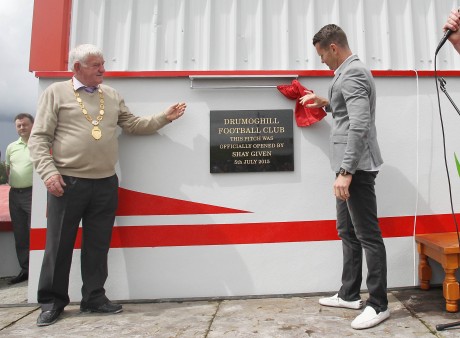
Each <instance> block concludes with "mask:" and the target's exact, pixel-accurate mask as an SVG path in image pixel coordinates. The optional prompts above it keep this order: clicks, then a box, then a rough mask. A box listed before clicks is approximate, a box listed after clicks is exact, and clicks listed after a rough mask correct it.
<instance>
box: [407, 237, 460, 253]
mask: <svg viewBox="0 0 460 338" xmlns="http://www.w3.org/2000/svg"><path fill="white" fill-rule="evenodd" d="M415 241H416V242H419V243H422V244H425V245H427V246H430V247H437V248H439V249H442V250H443V251H444V253H446V254H456V253H457V254H458V253H460V247H459V239H458V235H457V233H456V232H439V233H433V234H422V235H415Z"/></svg>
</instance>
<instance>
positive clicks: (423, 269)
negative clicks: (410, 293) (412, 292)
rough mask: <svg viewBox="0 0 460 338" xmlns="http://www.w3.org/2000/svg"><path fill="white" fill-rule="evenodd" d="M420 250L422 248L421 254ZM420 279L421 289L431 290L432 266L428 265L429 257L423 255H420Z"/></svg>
mask: <svg viewBox="0 0 460 338" xmlns="http://www.w3.org/2000/svg"><path fill="white" fill-rule="evenodd" d="M419 245H420V244H419ZM420 249H421V248H420V247H419V252H421V250H420ZM418 278H419V279H420V289H422V290H429V289H430V280H431V266H430V264H429V263H428V257H427V256H426V255H424V254H422V253H420V254H419V263H418Z"/></svg>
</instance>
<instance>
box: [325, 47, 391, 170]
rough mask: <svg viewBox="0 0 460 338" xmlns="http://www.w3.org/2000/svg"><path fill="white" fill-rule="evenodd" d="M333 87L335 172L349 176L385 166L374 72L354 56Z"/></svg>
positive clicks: (334, 80) (337, 76) (331, 92)
mask: <svg viewBox="0 0 460 338" xmlns="http://www.w3.org/2000/svg"><path fill="white" fill-rule="evenodd" d="M335 73H336V74H335V77H334V79H333V80H332V83H331V85H330V87H329V105H330V109H331V110H332V117H333V122H332V130H331V143H330V146H331V168H332V170H334V171H335V172H338V171H339V169H340V167H342V168H344V169H345V170H347V171H348V172H351V173H354V172H355V171H356V170H370V169H372V162H371V159H372V160H373V162H374V164H375V166H379V165H381V164H382V163H383V159H382V156H381V154H380V149H379V145H378V143H377V130H376V128H375V100H376V93H375V84H374V78H373V77H372V74H371V72H370V70H369V69H368V68H367V67H366V66H365V65H364V64H363V63H362V62H361V61H360V60H359V58H358V57H357V56H356V55H352V56H351V57H349V58H348V59H347V60H345V62H344V63H342V65H341V66H340V67H339V68H338V69H337V70H336V72H335Z"/></svg>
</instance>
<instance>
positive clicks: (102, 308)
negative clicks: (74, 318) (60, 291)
mask: <svg viewBox="0 0 460 338" xmlns="http://www.w3.org/2000/svg"><path fill="white" fill-rule="evenodd" d="M80 311H81V312H97V313H120V312H121V311H123V307H122V306H121V305H120V304H114V303H112V302H111V301H110V300H109V301H107V303H105V304H102V305H99V306H90V305H85V304H81V305H80Z"/></svg>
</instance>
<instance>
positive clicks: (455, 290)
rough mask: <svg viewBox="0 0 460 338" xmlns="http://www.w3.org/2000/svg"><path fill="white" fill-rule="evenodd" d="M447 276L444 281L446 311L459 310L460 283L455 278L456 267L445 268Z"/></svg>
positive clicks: (443, 290)
mask: <svg viewBox="0 0 460 338" xmlns="http://www.w3.org/2000/svg"><path fill="white" fill-rule="evenodd" d="M444 271H445V273H446V276H445V278H444V282H443V283H442V293H443V295H444V298H445V299H446V311H447V312H457V311H458V304H457V301H458V299H459V298H460V297H459V284H458V282H457V279H456V278H455V269H446V268H444Z"/></svg>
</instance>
